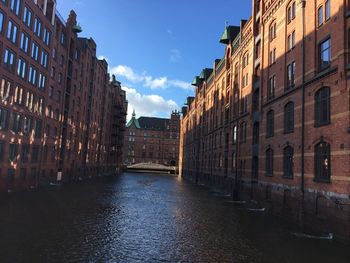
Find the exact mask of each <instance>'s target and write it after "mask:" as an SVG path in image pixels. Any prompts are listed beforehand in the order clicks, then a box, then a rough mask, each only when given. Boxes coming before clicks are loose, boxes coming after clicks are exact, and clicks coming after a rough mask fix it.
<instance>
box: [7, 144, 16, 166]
mask: <svg viewBox="0 0 350 263" xmlns="http://www.w3.org/2000/svg"><path fill="white" fill-rule="evenodd" d="M17 155H18V144H17V143H10V148H9V161H10V162H15V161H16V160H17Z"/></svg>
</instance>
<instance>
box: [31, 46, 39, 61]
mask: <svg viewBox="0 0 350 263" xmlns="http://www.w3.org/2000/svg"><path fill="white" fill-rule="evenodd" d="M32 58H33V59H35V60H36V61H38V59H39V46H38V44H36V43H35V42H33V43H32Z"/></svg>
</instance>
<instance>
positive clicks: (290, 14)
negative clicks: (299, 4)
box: [287, 2, 297, 23]
mask: <svg viewBox="0 0 350 263" xmlns="http://www.w3.org/2000/svg"><path fill="white" fill-rule="evenodd" d="M296 11H297V10H296V3H295V2H293V3H292V4H291V5H290V6H289V7H288V9H287V20H288V23H290V22H291V21H292V20H293V19H294V18H295V16H296Z"/></svg>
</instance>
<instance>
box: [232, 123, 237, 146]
mask: <svg viewBox="0 0 350 263" xmlns="http://www.w3.org/2000/svg"><path fill="white" fill-rule="evenodd" d="M236 143H237V126H233V131H232V144H236Z"/></svg>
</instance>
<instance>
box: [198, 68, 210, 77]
mask: <svg viewBox="0 0 350 263" xmlns="http://www.w3.org/2000/svg"><path fill="white" fill-rule="evenodd" d="M212 72H213V69H212V68H205V69H203V70H202V72H201V74H200V75H199V79H208V78H209V76H210V75H211V73H212Z"/></svg>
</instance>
